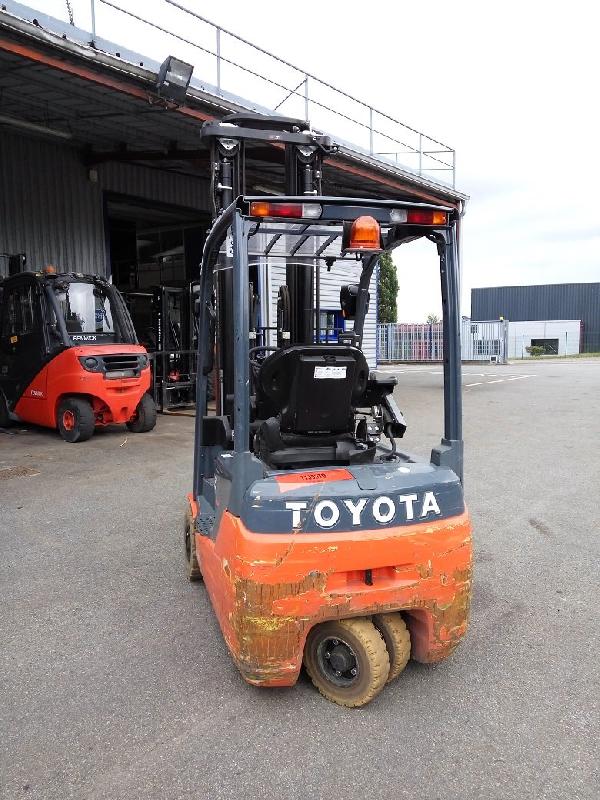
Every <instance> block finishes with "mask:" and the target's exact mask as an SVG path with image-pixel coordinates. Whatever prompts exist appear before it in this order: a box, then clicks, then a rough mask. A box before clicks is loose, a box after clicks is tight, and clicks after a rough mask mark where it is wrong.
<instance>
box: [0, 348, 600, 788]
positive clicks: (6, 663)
mask: <svg viewBox="0 0 600 800" xmlns="http://www.w3.org/2000/svg"><path fill="white" fill-rule="evenodd" d="M394 369H396V370H397V371H398V372H399V373H400V374H399V380H400V386H399V390H398V399H399V402H400V405H401V407H402V408H403V409H404V410H405V411H406V414H407V418H408V422H409V431H408V434H407V440H406V448H407V449H409V450H413V451H417V452H421V453H427V452H428V450H429V447H430V446H431V444H432V443H433V442H434V441H436V440H437V438H439V428H440V423H441V404H440V400H441V392H440V386H441V375H439V374H438V373H439V369H436V368H435V367H432V368H431V369H429V368H427V367H425V368H422V367H410V368H404V367H398V368H394ZM525 375H527V376H530V377H527V378H525V377H523V376H525ZM508 378H518V379H516V380H508ZM499 381H500V382H499ZM463 382H464V384H465V391H464V411H465V438H466V483H465V486H466V495H467V500H468V503H469V506H470V509H471V512H472V515H473V522H474V529H475V537H476V538H475V542H476V569H475V583H474V601H473V614H472V623H471V628H470V631H469V634H468V636H467V638H466V640H465V641H464V643H463V644H462V645H461V647H460V648H459V650H457V652H456V653H455V655H454V656H453V657H452V658H451V659H449V660H448V661H446V662H443V663H441V664H439V665H437V666H433V667H426V666H421V665H418V664H414V663H411V664H409V666H408V668H407V670H406V672H405V673H404V674H403V675H402V676H401V678H400V679H399V680H398V681H397V682H395V683H394V684H392V685H390V686H389V687H387V688H386V689H385V691H384V692H383V693H382V694H381V695H379V697H378V698H377V699H376V700H375V701H374V702H373V703H371V704H370V705H369V706H367V707H365V708H364V709H360V710H345V709H342V708H339V707H337V706H335V705H332V704H330V703H328V702H327V701H325V700H324V699H323V698H322V697H321V696H320V695H319V694H317V692H316V691H315V690H314V689H313V688H312V686H311V685H310V683H309V682H308V680H307V679H306V678H305V677H304V676H303V677H302V678H301V680H300V681H299V683H298V684H297V686H296V687H295V688H293V689H279V690H273V689H271V690H267V689H262V690H261V689H257V688H252V687H250V686H247V685H246V684H245V683H244V682H243V681H242V679H241V678H240V677H239V675H238V673H237V671H236V669H235V667H234V665H233V663H232V661H231V659H230V657H229V655H228V652H227V650H226V648H225V645H224V643H223V640H222V637H221V634H220V630H219V627H218V624H217V622H216V618H215V616H214V615H213V613H212V610H211V607H210V604H209V601H208V598H207V595H206V592H205V590H204V588H203V586H202V585H201V584H200V585H198V584H196V585H190V584H188V583H187V581H186V579H185V577H184V571H183V554H182V544H181V518H182V510H183V499H184V496H185V493H186V491H187V490H188V489H189V486H190V480H191V457H192V436H193V420H191V419H189V418H174V417H171V418H168V417H162V418H159V422H158V425H157V428H156V430H155V431H154V432H153V433H151V434H146V435H138V436H135V435H131V434H130V435H128V436H126V434H125V432H124V431H123V430H120V429H117V428H114V429H111V430H107V431H104V432H100V433H99V434H98V435H96V436H95V437H94V438H93V439H92V440H91V441H90V442H88V443H86V444H82V445H68V444H64V443H63V442H62V441H61V440H60V439H59V438H58V436H57V435H56V434H54V433H52V432H49V431H41V430H33V429H31V430H28V431H26V432H25V431H22V430H21V429H19V428H17V429H16V431H15V432H14V435H12V436H8V435H6V434H3V433H1V432H0V510H1V517H0V526H1V538H0V547H1V552H0V571H1V574H0V604H1V606H0V607H1V609H2V614H1V616H0V641H1V652H0V664H1V673H0V680H1V698H0V718H1V719H0V739H1V742H2V746H1V753H0V759H1V761H0V797H1V798H3V800H4V799H6V800H9V799H10V800H18V798H36V799H37V798H39V800H55V799H56V800H66V798H86V800H87V799H89V800H100V798H106V799H107V800H120V798H127V799H128V800H135V799H136V798H145V799H146V798H156V800H175V798H192V797H193V798H209V799H210V800H217V798H234V797H235V798H244V800H251V798H271V797H278V798H284V800H306V799H307V798H317V799H319V800H320V798H327V799H328V800H329V799H330V798H344V800H355V798H356V800H358V798H364V797H369V798H404V797H406V798H409V797H410V798H414V797H420V796H427V797H428V798H431V799H433V800H435V799H436V798H450V797H452V798H469V799H471V798H473V799H477V800H478V799H479V798H485V800H490V799H491V798H498V799H500V798H501V799H502V800H511V799H512V798H514V799H515V800H516V799H517V798H535V799H536V800H537V798H546V799H547V800H550V799H551V798H552V799H554V798H556V800H559V798H560V800H563V799H564V798H569V799H570V800H579V799H583V798H590V799H591V798H597V797H598V796H599V788H600V775H599V773H598V741H600V736H599V713H598V698H599V697H600V686H599V683H600V680H599V679H600V670H599V664H600V660H599V658H598V652H599V650H598V646H599V630H600V626H599V619H598V607H599V604H600V592H599V587H598V563H599V562H598V559H599V555H600V552H599V551H600V536H599V534H600V511H599V506H598V488H599V485H600V483H599V477H598V475H599V472H600V447H599V445H600V414H599V404H598V398H599V397H600V361H598V360H596V361H590V362H587V361H585V360H579V361H576V362H565V361H561V362H551V363H550V362H546V363H528V364H517V365H511V366H506V367H489V368H488V367H483V368H480V367H472V366H466V367H465V375H464V380H463ZM7 467H17V468H18V469H16V470H7V469H6V468H7Z"/></svg>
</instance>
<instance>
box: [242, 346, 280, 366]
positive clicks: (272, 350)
mask: <svg viewBox="0 0 600 800" xmlns="http://www.w3.org/2000/svg"><path fill="white" fill-rule="evenodd" d="M278 350H279V347H268V346H266V345H262V344H261V345H259V346H258V347H251V348H250V350H249V351H248V354H249V355H250V361H254V362H256V359H255V358H252V356H253V355H254V353H258V352H263V353H276V352H277V351H278Z"/></svg>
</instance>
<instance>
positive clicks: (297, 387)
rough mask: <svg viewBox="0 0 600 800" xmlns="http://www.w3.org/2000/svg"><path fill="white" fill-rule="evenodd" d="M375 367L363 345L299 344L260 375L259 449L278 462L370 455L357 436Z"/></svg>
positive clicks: (271, 360)
mask: <svg viewBox="0 0 600 800" xmlns="http://www.w3.org/2000/svg"><path fill="white" fill-rule="evenodd" d="M368 380H369V367H368V365H367V362H366V359H365V357H364V354H363V353H362V351H361V350H359V349H358V348H357V347H348V346H344V345H294V346H292V347H288V348H286V349H284V350H278V351H277V352H276V353H273V354H272V355H270V356H268V357H267V358H266V359H265V360H264V362H263V363H262V365H261V366H260V368H259V370H258V373H257V376H256V418H257V421H259V426H258V430H257V449H258V451H259V454H260V456H261V458H262V459H263V460H265V461H267V462H268V463H271V464H272V465H273V466H276V467H278V466H279V467H280V466H287V467H289V466H292V465H298V466H302V465H304V464H307V463H317V464H318V463H338V462H344V463H350V461H352V460H364V455H365V453H364V448H360V447H359V448H357V447H356V441H355V438H354V431H355V419H354V409H355V408H356V407H357V406H359V405H360V404H361V401H362V399H363V397H364V395H365V392H366V389H367V382H368Z"/></svg>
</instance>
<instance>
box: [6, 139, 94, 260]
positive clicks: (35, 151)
mask: <svg viewBox="0 0 600 800" xmlns="http://www.w3.org/2000/svg"><path fill="white" fill-rule="evenodd" d="M0 220H1V222H0V251H2V252H7V253H21V252H22V253H26V255H27V265H28V267H29V268H30V269H39V268H40V267H42V266H44V265H45V264H54V265H56V266H57V267H60V268H66V269H71V270H77V271H81V272H99V273H102V272H104V269H105V253H104V222H103V211H102V189H101V187H100V186H99V185H98V184H93V183H90V182H89V181H88V180H87V171H86V169H85V167H84V166H83V164H82V163H81V158H80V156H79V154H78V152H77V151H76V150H74V149H72V148H70V147H65V146H64V145H59V144H54V143H50V142H43V141H40V140H35V139H28V138H26V137H24V136H14V135H8V134H6V133H4V132H3V133H0ZM2 262H5V259H0V269H2V267H3V266H4V267H6V264H5V263H4V264H3V263H2Z"/></svg>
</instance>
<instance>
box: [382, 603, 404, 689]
mask: <svg viewBox="0 0 600 800" xmlns="http://www.w3.org/2000/svg"><path fill="white" fill-rule="evenodd" d="M373 625H375V627H376V628H377V630H378V631H379V633H380V634H381V635H382V636H383V641H384V642H385V646H386V648H387V651H388V655H389V657H390V674H389V675H388V679H387V682H388V683H390V681H393V680H394V678H397V677H398V675H400V673H401V672H402V670H403V669H404V667H405V666H406V665H407V664H408V660H409V658H410V633H409V632H408V628H407V627H406V623H405V622H404V620H403V619H402V617H401V615H400V614H399V613H398V612H397V611H394V612H392V613H391V614H375V615H374V616H373Z"/></svg>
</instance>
